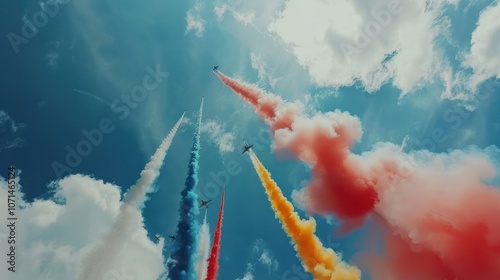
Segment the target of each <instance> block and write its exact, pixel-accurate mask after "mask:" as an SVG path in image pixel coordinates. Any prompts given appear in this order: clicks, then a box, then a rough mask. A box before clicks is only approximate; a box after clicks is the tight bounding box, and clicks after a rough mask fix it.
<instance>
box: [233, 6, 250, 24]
mask: <svg viewBox="0 0 500 280" xmlns="http://www.w3.org/2000/svg"><path fill="white" fill-rule="evenodd" d="M232 13H233V17H234V19H235V20H236V21H239V22H241V23H243V25H249V24H251V23H252V22H253V21H254V20H255V12H254V11H249V12H240V11H236V10H234V9H233V10H232Z"/></svg>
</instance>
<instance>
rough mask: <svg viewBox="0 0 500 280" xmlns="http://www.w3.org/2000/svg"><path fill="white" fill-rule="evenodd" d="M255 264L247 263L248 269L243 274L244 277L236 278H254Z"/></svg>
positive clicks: (249, 279)
mask: <svg viewBox="0 0 500 280" xmlns="http://www.w3.org/2000/svg"><path fill="white" fill-rule="evenodd" d="M253 272H254V269H253V266H252V265H251V264H247V270H246V271H245V275H243V278H238V279H236V280H253V279H254V277H253Z"/></svg>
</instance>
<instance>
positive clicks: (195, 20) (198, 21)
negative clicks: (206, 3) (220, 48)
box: [186, 3, 205, 37]
mask: <svg viewBox="0 0 500 280" xmlns="http://www.w3.org/2000/svg"><path fill="white" fill-rule="evenodd" d="M202 8H203V4H202V3H196V4H195V5H194V7H193V8H191V9H189V11H188V12H187V13H186V22H187V26H186V33H189V32H194V35H195V36H196V37H202V36H203V32H205V21H204V20H203V19H202V18H201V15H200V12H201V9H202Z"/></svg>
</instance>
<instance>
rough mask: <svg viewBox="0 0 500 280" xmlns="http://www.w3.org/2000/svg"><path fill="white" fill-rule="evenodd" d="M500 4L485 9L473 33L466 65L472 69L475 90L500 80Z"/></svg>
mask: <svg viewBox="0 0 500 280" xmlns="http://www.w3.org/2000/svg"><path fill="white" fill-rule="evenodd" d="M499 17H500V4H499V1H495V2H494V3H493V4H491V5H490V6H488V7H487V8H485V9H484V10H483V11H482V12H481V15H480V17H479V20H478V22H477V27H476V29H475V30H474V32H473V33H472V38H471V49H470V53H469V54H467V55H466V58H465V61H464V65H465V66H467V67H470V68H472V70H473V72H474V74H473V75H472V78H471V87H472V89H473V90H475V88H476V87H477V86H478V85H479V84H480V83H481V82H483V81H485V80H487V79H488V78H491V77H496V78H500V48H499V47H498V46H499V45H500V21H499V20H498V18H499Z"/></svg>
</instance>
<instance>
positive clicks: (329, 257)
mask: <svg viewBox="0 0 500 280" xmlns="http://www.w3.org/2000/svg"><path fill="white" fill-rule="evenodd" d="M249 154H250V158H251V159H252V163H253V166H254V168H255V171H257V174H258V175H259V177H260V180H261V181H262V185H263V186H264V188H265V189H266V193H267V195H268V197H269V201H270V202H271V207H272V208H273V210H274V211H275V212H276V217H277V218H278V219H279V220H280V221H281V224H282V225H283V229H284V230H285V231H286V233H287V234H288V235H289V236H290V238H291V239H292V243H293V244H294V248H295V251H297V254H298V256H299V258H300V259H301V261H302V264H303V265H304V268H305V269H306V271H308V272H309V273H311V274H312V275H313V277H314V279H316V280H359V279H361V272H360V271H359V270H358V269H357V268H355V267H353V266H349V265H347V264H345V263H344V262H342V260H341V259H340V257H339V256H337V254H335V252H334V251H333V250H332V249H330V248H325V247H323V244H322V243H321V241H320V240H319V239H318V237H316V235H314V232H315V231H316V222H315V221H314V219H312V218H311V219H309V220H301V219H300V217H299V215H298V214H297V213H296V212H295V210H294V208H293V205H292V203H290V202H289V201H288V200H287V199H286V197H285V196H284V195H283V193H282V192H281V190H280V189H279V187H278V185H277V184H276V182H274V181H273V179H272V178H271V174H270V173H269V171H267V170H266V168H265V167H264V166H263V165H262V163H261V162H260V161H259V159H258V158H257V156H256V155H255V154H254V153H253V151H249Z"/></svg>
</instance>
